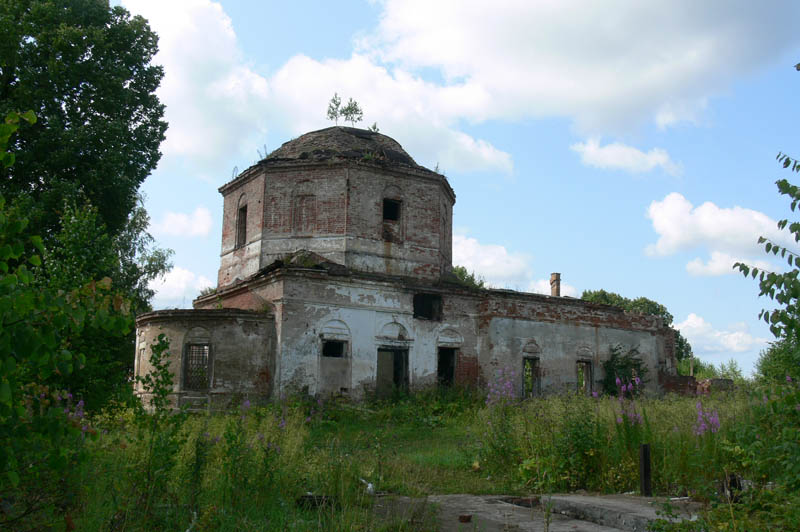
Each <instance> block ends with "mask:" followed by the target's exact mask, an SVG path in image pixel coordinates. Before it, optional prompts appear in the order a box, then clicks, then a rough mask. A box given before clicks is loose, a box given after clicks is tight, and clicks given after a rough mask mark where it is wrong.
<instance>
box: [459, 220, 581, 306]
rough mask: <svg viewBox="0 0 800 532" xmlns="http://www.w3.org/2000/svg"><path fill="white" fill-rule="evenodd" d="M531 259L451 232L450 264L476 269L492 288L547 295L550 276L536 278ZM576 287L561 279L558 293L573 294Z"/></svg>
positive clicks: (576, 291)
mask: <svg viewBox="0 0 800 532" xmlns="http://www.w3.org/2000/svg"><path fill="white" fill-rule="evenodd" d="M532 262H533V259H532V258H531V257H530V256H529V255H526V254H524V253H515V252H512V251H509V250H508V249H506V247H505V246H501V245H499V244H483V243H481V242H479V241H478V240H477V239H476V238H472V237H469V236H466V235H465V234H462V233H456V234H454V235H453V264H455V265H458V266H464V267H466V268H467V270H468V271H471V272H475V273H476V274H478V275H479V276H480V277H482V278H483V279H484V280H485V281H486V284H487V285H488V286H490V287H492V288H509V289H512V290H520V291H526V292H534V293H537V294H547V295H550V279H549V278H547V279H535V278H534V275H533V274H534V270H533V266H532V264H531V263H532ZM577 293H578V290H577V289H576V288H575V287H574V286H572V285H569V284H566V283H564V282H562V283H561V295H562V296H569V297H576V296H577Z"/></svg>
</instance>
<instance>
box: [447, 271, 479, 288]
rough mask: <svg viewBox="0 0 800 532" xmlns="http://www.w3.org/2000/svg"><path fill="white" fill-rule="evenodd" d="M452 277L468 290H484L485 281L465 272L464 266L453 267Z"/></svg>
mask: <svg viewBox="0 0 800 532" xmlns="http://www.w3.org/2000/svg"><path fill="white" fill-rule="evenodd" d="M453 275H455V276H456V278H457V279H458V280H459V281H460V282H461V284H464V285H466V286H469V287H470V288H485V287H486V281H485V280H484V279H483V277H481V276H480V275H478V274H476V273H475V272H471V271H469V270H467V268H466V267H464V266H453Z"/></svg>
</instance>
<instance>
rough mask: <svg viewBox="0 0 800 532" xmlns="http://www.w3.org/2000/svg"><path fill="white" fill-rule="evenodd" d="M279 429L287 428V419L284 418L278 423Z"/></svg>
mask: <svg viewBox="0 0 800 532" xmlns="http://www.w3.org/2000/svg"><path fill="white" fill-rule="evenodd" d="M278 428H279V429H281V430H283V429H285V428H286V418H285V417H282V418H281V421H280V423H278Z"/></svg>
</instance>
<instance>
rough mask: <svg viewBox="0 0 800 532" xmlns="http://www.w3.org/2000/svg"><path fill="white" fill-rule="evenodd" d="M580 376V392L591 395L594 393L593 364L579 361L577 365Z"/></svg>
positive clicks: (576, 369) (576, 368)
mask: <svg viewBox="0 0 800 532" xmlns="http://www.w3.org/2000/svg"><path fill="white" fill-rule="evenodd" d="M575 371H576V373H577V376H578V392H579V393H582V394H585V395H589V394H590V393H592V363H591V362H589V361H588V360H579V361H578V362H577V363H576V364H575Z"/></svg>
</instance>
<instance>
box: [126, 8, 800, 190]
mask: <svg viewBox="0 0 800 532" xmlns="http://www.w3.org/2000/svg"><path fill="white" fill-rule="evenodd" d="M677 3H678V4H679V5H676V1H674V0H661V1H653V2H647V3H633V4H631V3H630V2H625V1H623V0H611V1H610V2H604V3H597V2H586V3H585V4H584V5H582V6H580V7H576V6H575V5H574V4H572V3H563V2H530V1H527V0H518V1H513V0H504V1H501V2H500V5H495V4H492V5H489V4H487V3H486V2H480V1H478V0H473V1H466V0H442V1H439V2H429V1H427V0H408V1H407V0H403V1H400V0H387V1H386V2H384V3H383V4H381V6H382V9H383V12H382V15H381V17H380V24H379V26H378V27H377V28H376V29H375V31H374V32H373V34H371V36H370V37H368V38H366V39H362V40H361V41H360V44H359V45H358V47H357V49H356V51H355V52H354V53H353V55H352V56H351V57H349V58H345V59H342V58H310V57H306V56H303V55H296V56H294V57H292V58H290V59H289V60H288V61H287V62H286V63H285V64H283V65H282V66H281V67H280V68H279V69H277V70H276V71H275V72H273V73H271V74H268V75H265V74H262V73H260V72H259V71H258V70H257V69H256V68H255V67H254V66H253V65H252V64H251V63H249V62H248V60H247V58H245V57H244V56H243V53H242V51H241V49H240V47H239V44H238V42H237V38H236V34H235V31H234V29H233V25H232V23H231V20H230V17H228V15H227V14H226V13H225V12H224V10H223V8H222V7H221V5H220V4H219V3H217V2H213V1H211V0H180V1H177V0H176V1H170V2H164V1H162V0H123V4H124V5H125V6H126V7H127V8H129V9H130V10H131V11H132V12H133V13H135V14H141V15H143V16H144V17H145V18H147V19H148V20H149V21H150V24H151V26H152V28H153V29H154V30H155V31H156V32H157V33H158V35H159V38H160V42H159V48H160V52H159V53H158V55H157V56H156V58H155V62H156V63H159V64H163V65H164V67H165V72H166V75H165V78H164V80H163V83H162V87H161V89H159V95H160V97H161V99H162V101H163V102H164V103H165V104H166V105H167V120H168V121H169V123H170V129H169V130H168V132H167V141H166V142H165V143H164V145H163V146H162V149H163V150H164V153H165V155H166V157H165V160H170V161H171V160H172V159H171V158H172V157H173V156H184V157H186V158H187V159H189V160H191V161H193V162H194V163H195V164H197V165H198V166H201V167H202V168H203V169H204V170H205V171H207V172H210V173H213V174H215V175H217V174H218V173H219V171H220V169H219V168H217V169H211V168H209V167H208V163H209V162H212V161H213V162H220V161H221V160H222V159H223V158H227V157H230V156H231V155H232V154H235V155H238V156H240V157H241V156H242V155H244V154H245V153H246V154H250V156H251V157H255V147H257V146H261V145H262V144H263V141H264V139H265V138H266V134H267V124H269V125H270V127H274V128H275V129H283V130H290V131H291V132H292V133H295V134H297V133H303V132H306V131H308V130H311V129H317V128H320V127H324V126H326V125H328V123H327V122H325V120H324V109H325V108H326V105H327V101H328V99H329V98H330V96H331V95H332V94H333V92H334V91H338V92H339V93H340V94H342V95H344V96H345V97H353V98H355V99H357V100H358V101H359V102H360V103H361V105H362V107H363V108H364V110H365V124H369V123H372V122H373V121H377V122H378V123H379V126H380V127H381V129H382V131H384V132H385V133H387V134H389V135H391V136H393V137H395V138H397V139H398V140H399V141H400V142H401V143H402V144H404V145H405V147H406V148H407V149H408V151H409V152H410V153H412V154H414V156H415V157H417V158H418V159H419V162H420V163H422V164H425V165H427V166H433V165H435V164H436V163H437V162H438V163H439V164H440V167H442V168H444V169H445V170H448V171H469V170H490V171H499V172H503V173H510V172H512V171H513V163H512V160H511V156H510V155H509V154H508V153H506V152H504V151H503V150H502V149H500V148H498V147H496V146H492V145H491V144H489V143H488V142H486V141H485V140H483V139H477V138H473V137H471V136H469V135H467V134H466V133H465V132H464V131H463V129H462V128H461V124H462V123H464V122H465V121H466V122H469V123H480V122H484V121H487V120H496V119H504V120H506V119H507V120H518V119H526V118H538V117H545V116H547V117H549V116H556V117H566V118H568V119H570V120H572V121H574V122H575V123H576V124H577V125H578V128H579V130H581V131H583V132H584V133H586V134H590V135H608V134H615V133H617V132H619V131H623V130H627V129H629V128H630V126H632V125H637V124H640V123H643V122H647V121H650V120H652V121H654V122H655V123H657V124H658V125H659V126H660V127H667V126H669V125H671V124H675V123H677V122H681V121H690V122H691V121H696V119H697V115H698V113H701V112H702V110H703V108H704V107H705V105H706V102H707V100H708V98H709V97H710V96H713V95H714V94H715V93H717V92H719V91H720V90H723V89H724V88H725V87H727V86H728V84H729V83H730V82H731V80H733V79H734V78H735V77H740V76H743V75H747V74H748V73H749V72H753V71H754V70H755V69H757V68H760V67H762V66H763V65H765V64H767V63H769V61H771V60H775V59H776V58H778V57H779V56H780V55H781V53H782V52H784V51H787V50H790V49H794V47H796V45H797V43H798V41H799V40H800V34H798V33H797V32H795V31H794V29H793V27H792V23H791V21H792V20H795V19H796V18H797V14H798V13H796V12H797V11H798V10H800V4H792V3H788V4H782V6H781V9H780V11H781V13H782V16H781V17H778V18H775V17H773V16H772V15H771V10H770V9H769V8H768V7H765V6H764V5H763V4H757V3H753V2H747V1H744V0H740V1H737V2H735V5H731V3H730V2H729V1H728V0H726V1H724V2H723V1H722V0H717V1H711V2H694V1H690V0H682V1H678V2H677ZM431 68H432V69H434V70H435V71H438V72H440V73H441V74H442V80H437V81H427V80H426V79H423V77H422V76H421V75H420V72H429V71H430V70H425V69H431ZM277 140H284V139H272V141H273V142H274V141H277ZM614 146H615V145H610V146H604V147H599V146H598V147H597V148H598V150H601V151H602V150H605V152H604V153H606V154H607V153H608V150H609V149H610V148H612V147H614ZM274 147H276V146H269V148H274ZM623 148H625V147H624V146H623ZM242 150H244V151H242ZM631 150H633V149H632V148H631ZM617 151H619V150H617ZM623 152H624V153H626V154H627V156H628V157H629V158H631V156H632V159H631V161H629V162H628V163H627V164H628V165H629V166H630V165H633V166H634V167H637V168H639V167H641V166H642V165H644V167H645V168H646V167H647V166H648V165H655V166H663V167H664V168H665V169H666V170H667V171H674V168H673V167H672V166H670V161H669V157H668V156H667V155H666V154H665V153H662V152H659V151H658V150H657V149H656V150H650V151H648V152H646V153H641V152H636V151H633V152H632V151H630V150H628V151H625V150H623ZM639 153H641V155H639ZM595 156H596V157H600V156H601V153H597V154H596V155H595ZM601 158H602V157H601ZM606 164H608V163H606ZM617 164H619V163H617Z"/></svg>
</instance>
